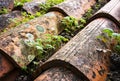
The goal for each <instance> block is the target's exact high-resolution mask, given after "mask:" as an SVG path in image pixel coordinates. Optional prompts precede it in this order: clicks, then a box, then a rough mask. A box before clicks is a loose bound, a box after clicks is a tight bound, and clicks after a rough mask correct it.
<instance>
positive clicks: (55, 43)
mask: <svg viewBox="0 0 120 81" xmlns="http://www.w3.org/2000/svg"><path fill="white" fill-rule="evenodd" d="M67 41H68V39H66V38H64V37H63V36H56V35H50V34H46V35H45V38H42V39H40V38H39V39H36V40H35V41H34V40H33V39H32V40H31V39H30V40H25V41H24V44H25V46H27V49H32V50H33V52H34V53H35V54H37V55H36V56H37V57H39V58H43V57H44V55H45V54H49V52H50V51H51V50H52V49H54V50H55V49H57V48H59V47H60V45H61V44H62V43H63V42H67ZM43 53H45V54H43Z"/></svg>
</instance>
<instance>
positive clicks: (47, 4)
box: [40, 0, 64, 14]
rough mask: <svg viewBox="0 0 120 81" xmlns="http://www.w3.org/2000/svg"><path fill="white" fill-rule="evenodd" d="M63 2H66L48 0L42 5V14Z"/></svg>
mask: <svg viewBox="0 0 120 81" xmlns="http://www.w3.org/2000/svg"><path fill="white" fill-rule="evenodd" d="M63 1H64V0H47V1H46V2H45V4H40V8H41V11H40V12H41V13H42V14H45V13H46V12H47V11H48V10H49V9H50V8H51V7H52V6H54V5H57V4H59V3H61V2H63Z"/></svg>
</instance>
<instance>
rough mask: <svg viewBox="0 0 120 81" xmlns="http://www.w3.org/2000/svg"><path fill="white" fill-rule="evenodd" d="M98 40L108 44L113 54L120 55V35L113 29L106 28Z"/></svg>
mask: <svg viewBox="0 0 120 81" xmlns="http://www.w3.org/2000/svg"><path fill="white" fill-rule="evenodd" d="M98 38H99V39H100V40H101V41H103V42H104V43H105V44H107V46H108V47H109V48H110V49H111V50H112V51H113V52H116V53H118V54H120V33H115V32H114V31H113V30H112V29H110V28H106V29H104V30H103V31H102V35H100V36H98Z"/></svg>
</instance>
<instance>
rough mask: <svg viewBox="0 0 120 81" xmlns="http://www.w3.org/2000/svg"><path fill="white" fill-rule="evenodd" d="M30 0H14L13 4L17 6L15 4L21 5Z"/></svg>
mask: <svg viewBox="0 0 120 81" xmlns="http://www.w3.org/2000/svg"><path fill="white" fill-rule="evenodd" d="M30 1H31V0H14V6H15V7H17V6H23V5H24V3H26V2H30Z"/></svg>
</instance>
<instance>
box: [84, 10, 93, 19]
mask: <svg viewBox="0 0 120 81" xmlns="http://www.w3.org/2000/svg"><path fill="white" fill-rule="evenodd" d="M92 15H93V9H91V8H90V9H88V11H87V12H86V13H85V19H86V20H88V19H89V18H90V17H91V16H92Z"/></svg>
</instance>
